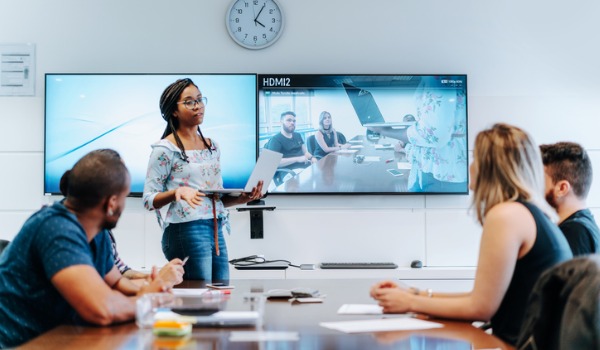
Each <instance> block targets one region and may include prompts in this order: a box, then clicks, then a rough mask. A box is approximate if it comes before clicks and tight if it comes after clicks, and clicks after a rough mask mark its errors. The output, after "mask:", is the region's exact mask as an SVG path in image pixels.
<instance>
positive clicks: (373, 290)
mask: <svg viewBox="0 0 600 350" xmlns="http://www.w3.org/2000/svg"><path fill="white" fill-rule="evenodd" d="M384 288H398V285H397V284H396V283H395V282H392V281H382V282H379V283H376V284H375V285H374V286H373V287H371V292H370V294H371V298H373V299H377V298H376V297H375V293H378V291H379V290H381V289H384Z"/></svg>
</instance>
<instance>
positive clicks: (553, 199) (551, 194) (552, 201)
mask: <svg viewBox="0 0 600 350" xmlns="http://www.w3.org/2000/svg"><path fill="white" fill-rule="evenodd" d="M546 202H548V204H550V206H551V207H552V208H554V209H556V210H558V203H556V197H555V196H554V192H553V191H548V192H546Z"/></svg>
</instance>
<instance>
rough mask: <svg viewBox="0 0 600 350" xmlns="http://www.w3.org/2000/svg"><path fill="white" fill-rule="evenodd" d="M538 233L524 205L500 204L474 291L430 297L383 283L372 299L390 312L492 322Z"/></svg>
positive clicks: (484, 240) (486, 229)
mask: <svg viewBox="0 0 600 350" xmlns="http://www.w3.org/2000/svg"><path fill="white" fill-rule="evenodd" d="M535 230H536V227H535V221H534V219H533V216H532V215H531V213H529V211H527V209H526V208H525V207H524V206H523V205H521V204H519V203H514V202H513V203H502V204H498V205H496V206H494V207H493V208H492V209H490V211H489V212H488V214H486V221H485V223H484V225H483V234H482V236H481V244H480V251H479V261H478V263H477V272H476V276H475V285H474V287H473V291H472V292H470V293H466V294H461V295H456V296H453V297H448V295H447V294H438V293H435V292H434V294H433V297H432V298H429V297H427V296H424V295H423V293H421V294H420V295H418V296H417V295H414V294H412V293H411V292H410V291H408V290H404V289H400V288H398V287H397V285H395V284H394V283H393V282H388V283H387V284H386V283H385V282H383V283H380V284H377V285H375V286H374V287H373V288H372V289H371V296H373V297H374V298H375V299H377V300H378V301H379V305H381V306H383V308H384V312H388V313H401V312H417V313H425V314H428V315H433V316H437V317H443V318H455V319H464V320H478V321H488V320H489V319H490V318H491V317H492V316H493V315H494V314H495V313H496V311H497V310H498V308H499V307H500V303H501V302H502V299H503V297H504V294H505V293H506V291H507V289H508V286H509V284H510V281H511V279H512V275H513V273H514V269H515V264H516V262H517V259H518V258H520V257H522V255H524V254H526V252H528V250H525V246H527V245H528V244H529V243H531V244H532V240H534V239H535ZM532 237H533V238H532ZM530 241H531V242H530ZM527 242H529V243H527ZM528 249H531V246H528Z"/></svg>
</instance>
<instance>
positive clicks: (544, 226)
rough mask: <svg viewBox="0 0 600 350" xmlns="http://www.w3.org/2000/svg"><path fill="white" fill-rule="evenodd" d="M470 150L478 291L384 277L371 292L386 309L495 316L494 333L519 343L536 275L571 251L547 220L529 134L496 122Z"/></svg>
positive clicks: (540, 171) (537, 153)
mask: <svg viewBox="0 0 600 350" xmlns="http://www.w3.org/2000/svg"><path fill="white" fill-rule="evenodd" d="M473 153H474V154H473V162H472V163H471V167H470V175H471V179H470V180H471V181H470V185H469V188H470V189H471V190H472V191H473V208H474V210H475V213H476V214H477V220H478V221H479V222H480V224H481V225H482V226H483V232H482V235H481V243H480V249H479V261H478V264H477V272H476V275H475V284H474V287H473V290H472V291H471V292H469V293H464V294H450V293H436V292H434V291H433V290H431V289H427V290H426V291H419V290H417V289H414V288H410V289H403V288H401V287H399V286H398V285H397V284H396V283H395V282H392V281H384V282H380V283H378V284H376V285H374V286H373V287H372V288H371V296H372V297H373V298H375V299H376V300H377V301H378V302H379V305H380V306H382V307H383V311H384V312H385V313H404V312H416V313H423V314H429V315H432V316H436V317H442V318H455V319H463V320H477V321H488V320H491V325H492V329H493V333H494V335H497V336H498V337H500V338H501V339H503V340H504V341H506V342H508V343H511V344H515V343H516V341H517V336H518V333H519V329H520V327H521V323H522V321H523V316H524V312H525V309H526V305H527V300H528V297H529V294H530V293H531V291H532V289H533V285H534V284H535V282H536V280H537V279H538V277H539V276H540V274H541V273H542V272H543V271H544V270H546V269H547V268H549V267H551V266H553V265H555V264H557V263H559V262H562V261H565V260H568V259H570V258H572V255H571V251H570V249H569V245H568V243H567V241H566V239H565V237H564V236H563V235H562V233H561V232H560V230H559V229H558V227H557V226H556V225H555V224H554V223H553V222H552V221H551V219H550V218H553V219H554V218H555V216H556V214H555V213H554V212H553V210H552V208H551V207H550V206H549V205H548V204H547V203H546V200H545V199H544V168H543V165H542V159H541V156H540V151H539V149H538V146H537V145H536V144H535V143H534V142H533V140H532V139H531V138H530V136H529V135H528V134H527V133H526V132H525V131H523V130H521V129H519V128H517V127H514V126H511V125H507V124H496V125H494V126H493V127H492V128H491V129H488V130H484V131H482V132H480V133H479V134H478V135H477V138H476V139H475V147H474V152H473Z"/></svg>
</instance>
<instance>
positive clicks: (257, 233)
mask: <svg viewBox="0 0 600 350" xmlns="http://www.w3.org/2000/svg"><path fill="white" fill-rule="evenodd" d="M236 210H237V211H249V212H250V238H252V239H262V238H264V225H263V211H265V210H269V211H273V210H275V207H267V206H265V201H263V200H261V199H258V200H255V201H251V202H248V203H247V206H246V207H241V208H236Z"/></svg>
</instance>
